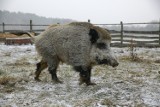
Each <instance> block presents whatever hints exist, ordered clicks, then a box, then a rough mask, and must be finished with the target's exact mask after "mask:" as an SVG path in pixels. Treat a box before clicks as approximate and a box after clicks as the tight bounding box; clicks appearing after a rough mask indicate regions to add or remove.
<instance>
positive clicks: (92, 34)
mask: <svg viewBox="0 0 160 107" xmlns="http://www.w3.org/2000/svg"><path fill="white" fill-rule="evenodd" d="M89 36H90V41H91V43H92V44H94V43H96V42H97V40H98V38H99V36H98V32H97V31H96V30H95V29H90V31H89Z"/></svg>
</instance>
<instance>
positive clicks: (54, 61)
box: [48, 57, 62, 83]
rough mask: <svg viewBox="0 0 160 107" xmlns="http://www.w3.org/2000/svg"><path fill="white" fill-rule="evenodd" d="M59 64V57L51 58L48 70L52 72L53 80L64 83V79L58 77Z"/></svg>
mask: <svg viewBox="0 0 160 107" xmlns="http://www.w3.org/2000/svg"><path fill="white" fill-rule="evenodd" d="M58 64H59V60H58V58H57V57H54V58H53V59H50V61H49V62H48V71H49V72H50V74H51V76H52V80H53V81H54V82H55V83H62V81H60V80H59V79H58V77H57V67H58Z"/></svg>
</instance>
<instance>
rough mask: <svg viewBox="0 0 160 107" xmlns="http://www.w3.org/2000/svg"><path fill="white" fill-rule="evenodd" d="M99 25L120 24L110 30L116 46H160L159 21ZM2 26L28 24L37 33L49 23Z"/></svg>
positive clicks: (4, 28) (5, 30) (4, 26)
mask: <svg viewBox="0 0 160 107" xmlns="http://www.w3.org/2000/svg"><path fill="white" fill-rule="evenodd" d="M148 24H154V25H158V26H159V29H158V30H154V31H132V30H125V29H124V27H125V26H131V25H148ZM95 25H97V26H102V27H106V28H107V26H119V27H120V30H109V31H110V33H111V36H112V43H111V46H116V47H126V46H129V45H130V44H131V43H132V44H134V45H135V46H140V47H160V22H159V23H158V22H157V23H123V22H120V23H119V24H95ZM0 26H1V27H2V32H3V33H5V32H14V31H16V30H17V29H16V30H10V29H6V28H7V26H26V27H29V29H28V30H24V31H28V32H34V33H35V34H39V33H40V32H42V31H44V29H45V28H46V27H47V26H49V25H40V24H39V25H35V24H33V23H32V20H30V23H29V24H5V23H2V24H0ZM34 27H44V28H43V29H34Z"/></svg>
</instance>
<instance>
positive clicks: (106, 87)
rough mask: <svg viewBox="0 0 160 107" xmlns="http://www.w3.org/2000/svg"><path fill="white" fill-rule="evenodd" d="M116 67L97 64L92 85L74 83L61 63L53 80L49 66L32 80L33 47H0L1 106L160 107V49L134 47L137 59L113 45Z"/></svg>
mask: <svg viewBox="0 0 160 107" xmlns="http://www.w3.org/2000/svg"><path fill="white" fill-rule="evenodd" d="M112 50H113V52H114V53H115V55H116V56H117V58H118V60H119V63H120V64H119V66H118V67H117V68H112V67H110V66H106V65H103V66H95V67H93V69H92V81H94V82H96V83H97V85H95V86H88V87H87V86H86V85H84V84H83V85H78V78H79V75H78V73H77V72H75V71H73V69H72V67H71V66H68V65H66V64H61V65H60V66H59V68H58V76H59V78H60V80H63V84H54V83H53V82H52V80H51V77H50V74H49V73H48V71H47V69H46V70H44V71H43V72H42V74H41V76H40V79H41V80H42V81H41V82H36V81H35V80H34V72H35V69H36V63H37V62H38V61H39V60H40V58H39V56H38V55H37V52H36V51H35V47H34V45H22V46H6V45H3V44H1V45H0V79H2V77H5V76H7V77H12V78H11V79H9V81H8V82H7V84H1V85H0V107H22V106H27V107H88V106H90V107H106V106H108V107H110V106H115V107H128V106H129V107H135V106H140V107H144V106H147V107H155V106H157V107H158V106H159V105H160V74H159V73H158V72H160V63H155V61H156V60H160V48H136V51H135V53H136V55H137V56H138V57H139V58H140V59H141V60H140V61H131V60H130V59H129V56H130V50H129V48H112Z"/></svg>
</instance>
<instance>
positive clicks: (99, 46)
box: [97, 43, 106, 49]
mask: <svg viewBox="0 0 160 107" xmlns="http://www.w3.org/2000/svg"><path fill="white" fill-rule="evenodd" d="M97 48H99V49H106V44H105V43H97Z"/></svg>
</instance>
